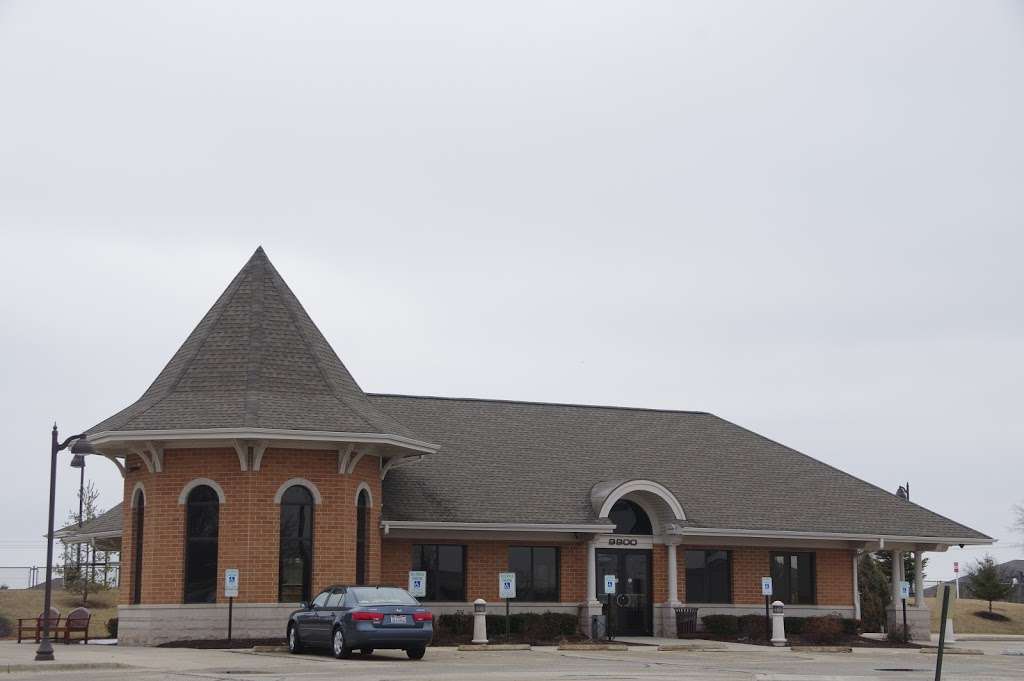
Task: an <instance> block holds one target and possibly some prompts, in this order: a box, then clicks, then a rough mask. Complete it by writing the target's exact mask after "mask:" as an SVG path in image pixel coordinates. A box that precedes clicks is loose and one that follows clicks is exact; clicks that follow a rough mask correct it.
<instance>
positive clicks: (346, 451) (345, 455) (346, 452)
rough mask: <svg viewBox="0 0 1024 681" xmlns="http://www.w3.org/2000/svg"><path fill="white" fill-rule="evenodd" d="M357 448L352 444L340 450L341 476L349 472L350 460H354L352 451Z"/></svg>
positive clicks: (339, 466)
mask: <svg viewBox="0 0 1024 681" xmlns="http://www.w3.org/2000/svg"><path fill="white" fill-rule="evenodd" d="M355 448H356V446H355V444H353V443H351V442H350V443H348V444H347V445H343V446H342V447H341V448H339V449H338V473H339V474H340V475H344V474H345V473H347V472H348V460H349V459H350V458H352V450H353V449H355Z"/></svg>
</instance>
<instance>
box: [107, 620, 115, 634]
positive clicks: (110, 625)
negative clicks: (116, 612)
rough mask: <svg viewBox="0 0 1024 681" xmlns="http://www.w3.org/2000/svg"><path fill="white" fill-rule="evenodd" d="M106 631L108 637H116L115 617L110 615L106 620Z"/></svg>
mask: <svg viewBox="0 0 1024 681" xmlns="http://www.w3.org/2000/svg"><path fill="white" fill-rule="evenodd" d="M107 633H108V634H109V635H110V638H117V618H116V617H111V618H110V619H109V620H107Z"/></svg>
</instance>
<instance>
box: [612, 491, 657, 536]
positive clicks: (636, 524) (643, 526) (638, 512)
mask: <svg viewBox="0 0 1024 681" xmlns="http://www.w3.org/2000/svg"><path fill="white" fill-rule="evenodd" d="M608 519H609V520H611V521H612V522H613V523H615V534H652V530H651V519H650V518H648V517H647V513H646V512H645V511H644V509H642V508H640V505H639V504H637V503H636V502H635V501H630V500H629V499H619V500H618V501H616V502H615V504H614V505H613V506H612V510H611V512H610V513H609V514H608Z"/></svg>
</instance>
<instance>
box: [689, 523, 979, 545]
mask: <svg viewBox="0 0 1024 681" xmlns="http://www.w3.org/2000/svg"><path fill="white" fill-rule="evenodd" d="M670 534H678V535H680V536H683V537H686V536H687V535H691V536H714V537H719V536H721V537H761V538H766V539H827V540H832V541H835V540H840V541H842V540H845V541H859V542H868V543H872V542H875V543H877V542H881V543H882V544H883V545H884V544H885V542H889V543H895V544H947V545H952V544H974V545H985V544H991V543H992V540H990V539H978V538H964V537H921V536H912V535H906V536H905V535H878V534H857V533H846V532H798V531H793V530H745V529H737V528H722V527H677V528H675V529H674V530H672V531H671V532H670Z"/></svg>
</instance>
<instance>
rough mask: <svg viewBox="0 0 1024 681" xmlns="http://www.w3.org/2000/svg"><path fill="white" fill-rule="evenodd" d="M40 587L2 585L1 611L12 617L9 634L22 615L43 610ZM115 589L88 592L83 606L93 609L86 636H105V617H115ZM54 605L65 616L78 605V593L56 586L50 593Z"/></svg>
mask: <svg viewBox="0 0 1024 681" xmlns="http://www.w3.org/2000/svg"><path fill="white" fill-rule="evenodd" d="M43 596H44V593H43V590H42V589H4V590H2V591H0V614H2V615H6V616H7V617H8V618H10V620H11V624H12V625H13V626H14V630H13V631H12V632H11V637H12V638H13V637H16V636H17V634H18V630H17V625H18V620H19V619H21V618H23V617H36V616H38V615H39V613H41V612H42V611H43ZM117 597H118V591H117V589H108V590H106V591H101V592H99V593H97V594H92V595H90V596H89V605H87V606H86V607H87V608H89V610H90V611H91V612H92V619H91V620H90V621H89V638H106V637H107V620H108V619H110V618H111V617H117ZM52 600H53V605H54V607H56V608H57V609H58V610H60V614H61V617H64V616H66V615H67V614H68V613H69V612H71V611H72V610H74V609H75V608H77V607H78V605H79V599H78V596H76V595H75V594H72V593H68V592H67V591H64V590H63V589H57V590H56V591H54V592H53V595H52Z"/></svg>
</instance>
